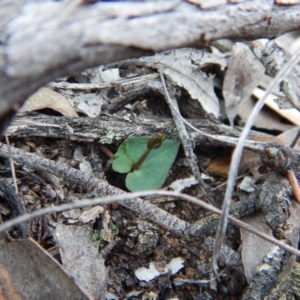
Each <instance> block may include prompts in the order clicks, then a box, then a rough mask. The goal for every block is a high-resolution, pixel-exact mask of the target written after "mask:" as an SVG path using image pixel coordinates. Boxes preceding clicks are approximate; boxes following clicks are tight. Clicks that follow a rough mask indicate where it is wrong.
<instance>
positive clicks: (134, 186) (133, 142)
mask: <svg viewBox="0 0 300 300" xmlns="http://www.w3.org/2000/svg"><path fill="white" fill-rule="evenodd" d="M149 139H151V137H147V136H141V137H130V138H128V139H126V140H125V141H124V142H123V143H122V144H121V145H120V147H119V149H118V151H117V153H116V154H115V159H114V161H113V164H112V167H113V170H114V171H116V172H119V173H129V172H130V173H129V174H128V175H127V177H126V182H125V183H126V187H127V188H128V189H129V190H130V191H132V192H134V191H144V190H152V189H160V188H161V187H162V185H163V184H164V182H165V180H166V178H167V175H168V172H169V170H170V168H171V166H172V164H173V162H174V160H175V158H176V155H177V152H178V149H179V145H180V143H179V142H177V141H172V140H168V139H167V140H164V141H163V142H162V143H161V145H160V146H159V147H158V148H156V149H151V151H150V152H149V154H148V155H147V157H146V158H145V160H144V161H143V163H142V164H141V165H140V166H139V168H138V169H136V170H133V166H134V165H135V164H136V163H137V162H138V161H139V159H140V158H141V157H142V156H143V155H144V154H145V152H146V151H147V144H148V141H149Z"/></svg>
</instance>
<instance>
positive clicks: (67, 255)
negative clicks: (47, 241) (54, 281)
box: [55, 224, 106, 299]
mask: <svg viewBox="0 0 300 300" xmlns="http://www.w3.org/2000/svg"><path fill="white" fill-rule="evenodd" d="M55 235H56V240H57V243H58V245H59V250H60V254H61V259H62V263H63V266H64V267H65V269H66V270H67V271H68V273H69V274H70V275H71V276H72V277H73V278H74V281H75V282H76V284H78V285H79V286H80V287H81V288H82V289H84V290H85V291H86V293H87V294H89V295H91V297H92V298H93V299H103V298H104V294H105V290H106V284H105V266H104V259H103V258H102V257H101V256H100V254H99V251H98V247H99V245H98V243H96V242H94V241H93V232H92V228H91V226H90V225H83V226H72V225H69V226H66V225H63V224H58V225H57V227H56V234H55ZM69 299H71V298H69Z"/></svg>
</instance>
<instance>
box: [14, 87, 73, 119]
mask: <svg viewBox="0 0 300 300" xmlns="http://www.w3.org/2000/svg"><path fill="white" fill-rule="evenodd" d="M45 108H51V109H53V110H55V111H57V112H59V113H61V114H62V115H63V116H65V117H78V115H77V113H76V111H75V110H74V108H73V107H72V106H71V104H70V103H69V101H68V100H67V99H66V98H65V97H64V96H62V95H61V94H59V93H57V92H55V91H53V90H51V89H49V88H45V87H43V88H40V89H39V90H38V91H37V92H36V93H34V94H33V95H32V96H30V97H29V98H28V100H27V101H26V102H25V104H24V105H23V106H22V108H21V109H20V111H19V114H21V115H23V114H27V113H29V112H32V111H35V110H40V109H45Z"/></svg>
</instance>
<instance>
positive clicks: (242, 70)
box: [223, 43, 265, 125]
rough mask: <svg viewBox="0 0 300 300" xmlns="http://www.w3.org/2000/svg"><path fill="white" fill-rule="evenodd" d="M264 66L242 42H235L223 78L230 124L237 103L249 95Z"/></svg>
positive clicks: (235, 113)
mask: <svg viewBox="0 0 300 300" xmlns="http://www.w3.org/2000/svg"><path fill="white" fill-rule="evenodd" d="M264 71H265V68H264V66H263V65H262V64H261V63H260V62H259V61H258V60H257V59H256V57H255V56H254V54H253V52H252V51H251V50H250V49H249V47H247V46H246V45H245V44H243V43H236V44H235V45H234V46H233V48H232V56H231V58H230V60H229V62H228V68H227V71H226V75H225V78H224V84H223V96H224V99H225V109H226V114H227V117H228V119H229V121H230V124H231V125H233V119H234V118H235V116H236V115H237V108H238V105H239V104H240V103H241V102H242V101H243V100H245V99H247V98H249V97H250V96H251V93H252V92H253V90H254V89H255V88H256V87H257V85H258V83H259V81H260V79H261V78H262V76H263V74H264Z"/></svg>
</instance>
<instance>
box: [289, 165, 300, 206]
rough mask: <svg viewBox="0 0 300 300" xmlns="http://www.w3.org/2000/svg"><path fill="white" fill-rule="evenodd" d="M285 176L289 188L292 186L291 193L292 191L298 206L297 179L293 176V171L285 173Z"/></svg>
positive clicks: (299, 195)
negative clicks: (288, 182)
mask: <svg viewBox="0 0 300 300" xmlns="http://www.w3.org/2000/svg"><path fill="white" fill-rule="evenodd" d="M286 176H287V178H288V180H289V181H290V183H291V186H292V188H293V191H294V196H295V198H296V200H297V202H298V203H299V204H300V189H299V185H298V181H297V178H296V176H295V173H294V171H293V170H287V171H286Z"/></svg>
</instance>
